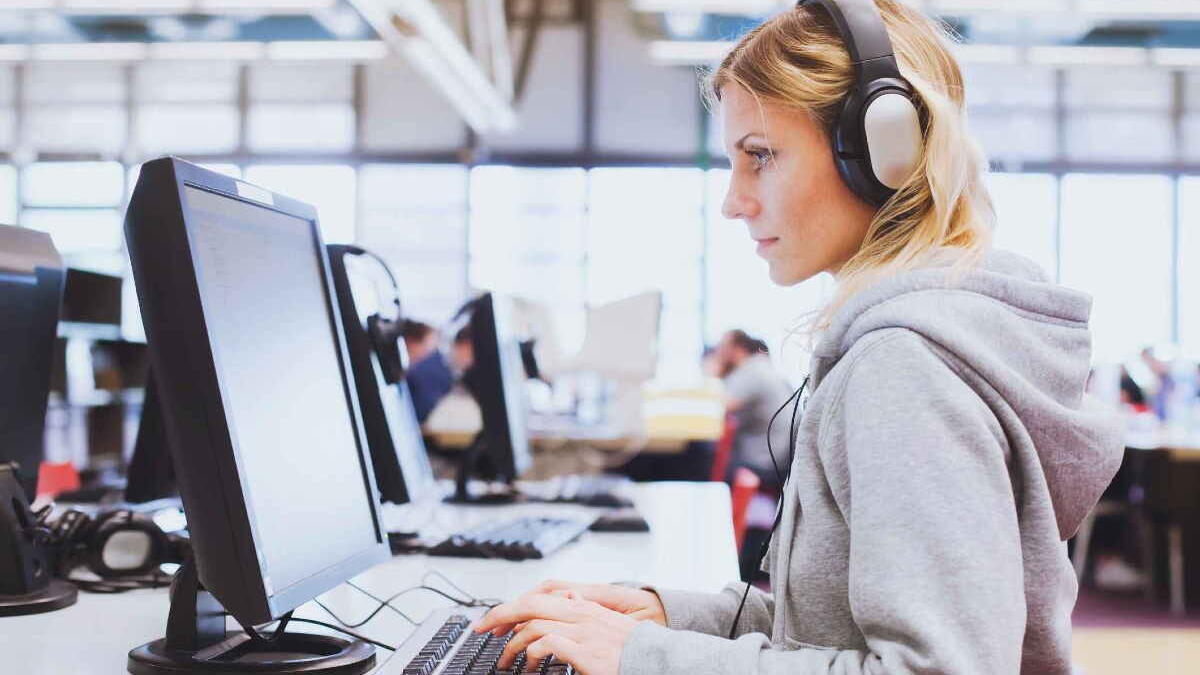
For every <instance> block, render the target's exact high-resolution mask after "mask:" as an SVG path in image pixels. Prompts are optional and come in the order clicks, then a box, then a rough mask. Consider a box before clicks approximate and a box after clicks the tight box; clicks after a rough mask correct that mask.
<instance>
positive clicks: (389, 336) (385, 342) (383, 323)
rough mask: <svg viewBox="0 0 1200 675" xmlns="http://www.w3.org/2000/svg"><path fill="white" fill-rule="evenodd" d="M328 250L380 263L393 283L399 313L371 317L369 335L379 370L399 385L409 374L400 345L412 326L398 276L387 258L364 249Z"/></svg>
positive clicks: (332, 247)
mask: <svg viewBox="0 0 1200 675" xmlns="http://www.w3.org/2000/svg"><path fill="white" fill-rule="evenodd" d="M328 248H329V255H330V256H346V255H353V256H366V257H368V258H371V259H372V260H374V261H375V262H376V263H378V265H379V267H380V268H381V269H382V270H383V273H384V274H386V275H387V278H388V281H390V282H391V286H392V304H393V305H395V307H396V312H395V314H394V315H393V316H392V317H391V318H386V317H384V316H383V315H382V314H380V313H379V312H376V313H374V314H372V315H371V316H369V317H367V335H368V336H369V337H370V338H371V346H372V347H374V349H375V354H376V355H377V356H378V357H379V368H380V370H382V371H383V379H384V381H385V382H387V383H388V384H398V383H399V382H400V381H401V380H403V379H404V373H405V372H407V371H408V349H407V348H403V347H401V346H400V345H401V338H403V337H404V331H405V329H407V328H408V326H409V325H411V322H410V321H409V320H408V319H406V318H405V317H404V312H403V310H402V309H401V307H400V284H399V283H397V281H396V275H395V274H392V270H391V268H390V267H388V265H387V262H385V261H384V259H383V258H381V257H380V256H378V255H377V254H375V253H372V252H370V251H368V250H366V249H365V248H362V247H361V246H353V245H349V244H330V245H329V247H328Z"/></svg>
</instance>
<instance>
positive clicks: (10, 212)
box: [0, 165, 17, 225]
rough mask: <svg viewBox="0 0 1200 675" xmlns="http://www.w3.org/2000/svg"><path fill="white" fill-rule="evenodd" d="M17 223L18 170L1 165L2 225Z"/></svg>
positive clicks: (0, 204)
mask: <svg viewBox="0 0 1200 675" xmlns="http://www.w3.org/2000/svg"><path fill="white" fill-rule="evenodd" d="M15 222H17V170H16V169H15V168H14V167H11V166H6V165H0V223H3V224H5V225H12V224H13V223H15Z"/></svg>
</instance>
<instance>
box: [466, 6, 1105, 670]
mask: <svg viewBox="0 0 1200 675" xmlns="http://www.w3.org/2000/svg"><path fill="white" fill-rule="evenodd" d="M870 1H871V0H838V1H837V2H822V3H820V4H821V5H822V6H820V7H816V6H813V4H814V3H809V4H805V5H802V6H800V7H797V8H796V9H795V10H794V11H791V12H788V13H785V14H784V15H781V16H779V17H776V18H774V19H772V20H770V21H768V22H767V23H766V24H764V25H763V26H760V27H759V28H757V29H755V30H754V31H753V32H751V33H750V34H749V35H747V36H746V37H745V38H744V39H743V40H742V41H741V42H740V43H739V44H738V45H737V46H736V47H735V48H734V50H733V51H732V53H731V54H730V55H729V56H728V58H726V59H725V60H724V62H723V63H722V64H721V66H720V67H719V68H718V69H717V70H716V71H715V73H713V75H712V76H711V78H710V79H711V89H712V91H713V93H714V95H715V98H716V99H717V100H718V101H719V105H720V112H721V115H722V117H723V124H724V133H725V139H726V143H727V145H728V151H729V156H730V158H731V160H732V165H733V177H732V183H731V185H730V188H729V194H728V196H727V198H726V202H725V214H726V216H728V217H729V218H737V219H741V220H743V221H745V223H746V224H747V226H748V228H749V232H750V236H751V237H752V238H753V239H755V240H756V241H758V252H759V254H760V255H761V256H762V257H763V258H765V259H766V260H767V262H768V264H769V266H770V274H771V278H772V280H773V281H775V282H776V283H778V284H796V283H799V282H801V281H804V280H805V279H808V278H810V277H812V276H814V275H816V274H819V273H821V272H828V273H830V274H831V275H833V276H834V278H835V279H836V280H837V293H836V295H835V296H834V298H833V300H832V302H831V303H830V305H829V306H828V307H827V308H825V310H824V312H823V313H822V314H821V315H820V316H819V317H818V319H817V320H816V322H815V329H816V331H817V333H818V337H819V342H817V346H816V349H815V352H814V355H813V358H812V363H811V372H810V380H811V381H810V383H809V386H810V388H811V390H810V391H811V394H810V396H809V398H808V400H807V402H806V403H805V406H804V410H803V414H802V416H801V417H800V419H799V423H798V425H797V426H796V427H795V429H794V434H795V436H794V438H795V443H794V446H793V447H794V453H793V459H792V461H791V465H790V480H789V481H788V482H787V484H786V487H785V490H784V500H783V504H782V508H781V514H780V519H779V521H778V527H777V530H776V532H775V534H774V537H773V540H772V544H771V547H770V550H769V552H768V553H767V555H766V561H765V568H766V569H767V571H768V572H769V573H770V575H771V586H772V592H771V593H765V592H762V591H760V590H758V589H749V591H748V595H747V596H745V599H744V600H743V597H744V596H743V593H744V592H746V588H745V586H744V585H742V584H734V585H731V586H729V587H727V588H726V589H725V590H724V591H723V592H721V593H717V594H703V593H681V592H672V591H668V590H663V589H634V588H624V587H616V586H577V585H571V584H564V583H559V582H548V583H546V584H543V585H542V586H541V587H539V588H538V589H536V590H534V591H533V592H531V593H529V594H527V595H525V596H523V597H522V598H520V599H519V600H517V601H514V602H511V603H507V604H505V605H501V606H499V607H497V608H495V609H493V610H492V611H491V612H489V614H488V615H487V616H486V617H485V619H484V620H483V621H482V622H481V623H480V625H479V626H478V627H477V630H480V631H485V630H492V631H494V632H497V633H503V632H507V631H509V630H512V629H514V628H515V629H516V634H515V636H514V637H513V639H512V640H511V642H510V643H509V645H508V647H507V649H506V652H505V655H504V657H503V659H502V661H501V664H500V665H501V666H505V665H507V664H508V663H509V662H510V659H511V658H512V657H513V656H514V655H515V654H517V653H518V652H519V651H520V650H522V649H528V654H529V656H530V657H531V660H532V659H537V658H541V657H543V656H545V655H547V654H551V653H553V654H556V655H557V656H558V657H559V658H561V659H563V660H566V661H568V662H570V663H572V664H574V665H575V666H576V667H577V668H578V669H579V670H581V671H582V672H583V673H584V674H585V675H609V674H615V673H618V672H619V673H621V674H622V675H628V674H640V673H646V674H650V673H690V674H705V673H714V674H715V673H846V674H850V673H875V674H879V673H915V672H921V673H964V674H971V675H978V674H982V673H1018V672H1020V673H1027V674H1034V673H1036V674H1039V675H1042V674H1056V673H1063V674H1066V673H1070V671H1071V666H1070V647H1071V645H1070V625H1071V610H1072V607H1073V605H1074V602H1075V595H1076V583H1075V577H1074V574H1073V573H1072V569H1071V566H1070V563H1069V561H1068V559H1067V551H1066V544H1065V543H1064V542H1065V540H1066V539H1068V538H1069V537H1070V536H1071V535H1072V534H1073V533H1074V531H1075V529H1076V528H1077V526H1078V525H1079V523H1080V521H1081V520H1082V518H1083V517H1084V515H1085V514H1086V513H1087V512H1088V510H1089V509H1090V508H1091V507H1092V506H1093V505H1094V504H1095V502H1096V500H1097V498H1098V497H1099V495H1100V494H1101V492H1102V491H1103V489H1104V487H1105V485H1106V484H1107V483H1108V481H1109V480H1110V479H1111V477H1112V475H1113V474H1114V473H1115V471H1116V468H1117V465H1118V463H1119V461H1120V456H1121V441H1120V438H1119V433H1118V428H1117V426H1116V425H1115V423H1114V421H1113V420H1112V419H1111V417H1110V416H1109V415H1107V414H1104V413H1100V412H1097V411H1095V410H1092V409H1090V408H1085V407H1084V405H1083V403H1082V394H1083V388H1084V382H1085V380H1086V378H1087V373H1088V365H1089V359H1090V344H1091V343H1090V334H1089V331H1088V325H1087V321H1088V316H1089V312H1090V305H1091V301H1090V299H1089V298H1088V297H1087V296H1085V295H1082V294H1080V293H1076V292H1073V291H1069V290H1066V289H1064V288H1061V287H1058V286H1056V285H1054V284H1052V283H1050V282H1049V281H1047V279H1046V277H1045V275H1044V274H1043V273H1042V272H1041V270H1039V269H1037V267H1036V266H1035V265H1034V264H1032V263H1030V262H1029V261H1027V260H1025V259H1023V258H1020V257H1018V256H1015V255H1013V254H1009V253H1004V252H1001V251H994V250H992V249H990V246H989V242H990V237H989V233H990V230H991V227H992V213H991V207H990V200H989V198H988V196H987V194H986V191H985V188H984V186H983V183H982V181H981V174H982V173H983V171H984V169H985V164H984V162H983V160H982V159H981V157H980V155H979V153H978V152H977V151H976V149H975V145H974V144H973V143H972V142H971V141H970V138H969V136H968V135H967V132H966V128H965V119H964V117H965V114H964V103H963V87H962V78H961V74H960V72H959V69H958V66H957V64H956V63H955V60H954V58H953V56H952V55H951V53H950V52H949V51H948V49H947V46H946V45H947V40H946V38H945V36H944V35H943V34H942V32H941V31H940V29H939V28H938V27H937V26H936V25H935V24H933V23H932V22H930V21H929V20H928V19H926V18H925V17H923V16H922V15H921V14H919V13H918V12H916V11H914V10H912V9H910V8H908V7H906V6H904V5H903V4H901V3H900V2H897V1H896V0H877V1H876V3H875V4H876V6H877V7H878V9H879V12H880V14H881V15H882V20H883V25H884V26H886V29H887V33H888V35H889V36H890V38H891V42H892V48H893V49H894V51H895V55H896V60H897V61H898V63H899V67H900V71H901V73H902V74H903V76H904V78H905V79H907V81H908V84H909V85H910V86H911V88H912V90H913V92H914V93H913V98H914V100H915V101H916V106H917V111H918V122H916V123H919V125H920V134H919V136H917V138H918V142H919V144H920V147H919V155H920V156H919V159H918V160H917V161H916V163H915V165H914V166H912V167H910V171H909V173H908V175H907V177H906V178H905V179H904V180H903V181H902V183H903V184H902V185H899V186H898V188H899V189H898V190H897V191H895V192H894V194H891V195H890V196H888V197H887V199H886V201H885V203H883V205H882V206H881V207H877V206H875V205H874V204H873V203H872V202H871V200H870V196H871V195H869V194H865V195H864V193H863V191H862V190H861V189H860V188H856V189H851V182H852V178H853V177H852V176H851V177H847V176H846V175H845V174H846V172H845V171H843V172H841V173H840V172H839V170H838V166H837V161H836V160H835V157H834V153H832V152H831V151H830V146H831V143H833V141H834V139H833V138H831V136H833V135H834V134H833V132H832V131H831V130H832V129H834V128H836V125H837V124H838V119H839V113H840V111H841V109H842V106H843V102H844V101H846V99H847V96H848V95H850V94H851V93H852V89H853V88H855V87H856V86H858V83H857V82H856V80H855V72H856V71H855V68H854V65H853V63H852V59H851V56H850V55H849V52H848V49H847V44H849V43H848V42H847V41H846V39H845V38H844V36H843V32H844V27H842V26H840V25H839V24H838V23H837V22H836V21H834V20H833V19H832V18H831V12H832V11H833V10H830V9H827V8H826V7H825V6H824V5H831V4H833V5H835V7H834V9H837V7H836V5H843V6H846V5H852V4H854V2H858V3H859V5H860V6H859V7H857V10H861V9H862V7H861V3H862V2H870ZM867 8H868V9H869V8H870V5H867ZM839 11H840V10H839ZM847 11H849V10H847ZM858 17H859V18H860V19H861V17H862V15H858ZM875 21H876V24H877V26H878V21H879V18H878V16H876V18H875ZM856 50H857V51H856V53H861V52H863V51H864V50H863V49H861V48H860V46H856ZM872 148H874V146H872ZM884 169H885V170H887V167H884ZM780 312H781V313H783V312H793V313H794V308H781V309H780ZM785 419H786V417H785ZM775 455H776V456H777V457H779V458H780V459H781V460H782V461H784V462H786V461H787V460H786V453H780V452H779V451H778V449H776V451H775ZM742 602H744V603H745V604H744V608H739V605H740V604H741V603H742ZM730 636H731V637H732V638H733V639H729V638H730Z"/></svg>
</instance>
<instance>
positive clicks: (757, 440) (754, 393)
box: [713, 330, 791, 490]
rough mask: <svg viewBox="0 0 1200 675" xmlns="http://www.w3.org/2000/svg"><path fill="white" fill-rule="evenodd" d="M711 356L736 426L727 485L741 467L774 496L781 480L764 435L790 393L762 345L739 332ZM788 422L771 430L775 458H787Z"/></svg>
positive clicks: (724, 338) (780, 422) (731, 334)
mask: <svg viewBox="0 0 1200 675" xmlns="http://www.w3.org/2000/svg"><path fill="white" fill-rule="evenodd" d="M713 354H714V359H713V360H714V365H715V367H716V375H717V377H719V378H721V380H722V382H723V383H724V386H725V411H726V412H727V413H728V414H730V415H732V416H733V418H734V420H736V421H737V433H736V434H735V436H734V440H733V452H732V455H731V457H730V461H729V470H728V472H727V473H726V475H725V480H726V482H729V481H731V480H732V478H733V474H734V472H735V471H737V469H738V468H741V467H744V468H747V469H750V470H751V471H753V472H754V473H755V474H757V475H758V477H759V479H760V480H761V481H762V485H763V487H764V488H766V489H768V490H778V488H779V475H778V474H777V473H776V471H775V467H774V465H772V463H771V454H770V452H769V451H768V448H767V430H768V426H769V425H770V422H771V416H772V415H774V414H775V412H776V411H777V410H778V409H779V406H781V405H783V402H784V401H786V400H787V398H788V395H789V394H790V393H791V390H790V389H789V388H788V385H787V383H786V382H785V381H784V380H783V378H782V377H780V376H779V374H778V372H776V370H775V366H774V364H773V363H771V357H770V356H769V355H768V353H767V345H766V343H765V342H763V341H762V340H759V339H757V338H754V337H751V336H750V335H748V334H747V333H746V332H745V331H743V330H731V331H729V332H727V333H725V335H724V336H722V337H721V341H720V342H719V343H717V347H716V349H715V350H714V352H713ZM782 417H784V416H783V415H780V418H782ZM788 421H789V420H787V419H777V420H775V425H774V427H773V429H772V435H771V444H772V448H774V449H775V452H776V455H777V456H785V455H787V454H788V453H789V452H790V449H789V448H788ZM780 451H782V452H783V455H780ZM780 469H781V470H782V469H783V467H780Z"/></svg>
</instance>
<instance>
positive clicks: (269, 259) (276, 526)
mask: <svg viewBox="0 0 1200 675" xmlns="http://www.w3.org/2000/svg"><path fill="white" fill-rule="evenodd" d="M125 234H126V240H127V242H128V248H129V255H130V260H131V262H132V267H133V273H134V280H135V282H136V287H137V293H138V298H139V300H140V304H141V311H142V319H143V322H144V324H145V327H146V335H147V338H148V342H149V346H150V362H151V367H152V368H153V372H154V379H155V384H156V385H157V393H158V399H159V402H160V404H161V406H162V412H163V421H164V426H165V428H166V432H167V438H168V440H169V443H168V444H167V447H168V448H169V450H170V451H171V453H172V455H173V459H174V465H175V467H176V468H177V469H178V472H177V473H178V475H177V477H176V478H177V480H178V483H179V492H180V496H181V497H182V499H183V507H184V512H185V513H186V515H187V521H188V529H189V531H190V533H191V541H192V547H193V549H194V552H195V555H194V557H193V560H194V564H193V563H191V562H189V563H185V565H184V567H183V568H182V569H181V571H180V573H179V575H180V576H179V577H178V578H177V579H176V583H175V589H174V591H173V592H172V607H171V617H170V618H169V619H168V631H167V637H166V639H164V640H158V641H156V642H153V643H150V644H148V645H144V646H143V647H140V648H138V649H135V650H133V651H132V652H130V669H131V671H132V672H178V671H179V670H193V669H197V668H203V669H205V672H220V668H226V667H228V668H230V669H232V671H237V669H238V668H244V664H241V665H239V660H240V659H242V658H245V659H249V660H254V659H268V660H273V661H275V662H279V663H282V662H284V661H286V662H287V663H288V664H292V663H295V664H297V667H299V666H300V665H303V666H304V667H305V668H307V669H308V670H306V671H305V672H310V671H311V669H312V667H313V665H314V663H318V662H321V659H317V660H316V661H314V660H313V659H314V658H316V655H319V654H322V653H324V654H325V657H322V658H326V657H328V658H329V659H332V660H334V661H336V660H338V659H343V660H347V659H348V660H350V661H351V662H352V663H353V664H355V665H354V666H352V667H351V668H350V670H349V671H348V672H364V671H365V670H366V669H367V668H369V667H370V666H371V665H373V661H374V655H373V651H372V650H371V649H370V648H369V647H367V646H366V645H364V644H363V643H361V642H352V643H345V642H344V641H337V640H334V639H333V638H325V637H323V636H304V635H303V634H293V635H292V638H293V639H292V640H291V642H290V643H287V644H286V645H285V644H284V643H279V642H271V641H266V640H254V639H253V638H250V637H247V636H249V635H251V631H245V632H244V633H243V632H232V633H230V634H228V635H226V634H224V632H223V631H217V630H214V621H213V619H212V616H213V614H214V612H213V609H212V608H211V607H209V606H208V605H209V604H210V603H211V602H213V601H215V602H216V603H219V607H223V608H224V610H225V611H226V612H228V613H229V614H230V615H232V616H233V617H234V618H235V619H236V620H237V621H238V622H239V623H240V624H241V625H242V626H243V627H250V626H256V625H262V624H265V623H267V622H270V621H273V620H276V619H281V618H282V617H284V616H285V615H289V613H290V612H291V611H292V610H293V609H295V608H297V607H299V606H300V605H302V604H304V603H306V602H309V601H310V600H312V599H313V598H315V597H316V596H317V595H319V594H321V593H324V592H326V591H328V590H330V589H331V588H333V587H335V586H337V585H339V584H341V583H343V582H344V581H346V580H348V579H349V578H351V577H353V576H355V575H357V574H359V573H361V572H363V571H365V570H367V569H368V568H370V567H372V566H374V565H375V564H377V563H380V562H382V561H384V560H387V559H389V558H390V551H389V548H388V545H387V539H386V533H385V531H384V528H383V524H382V520H381V517H380V513H379V501H378V491H377V489H376V486H375V477H374V473H373V470H372V466H371V461H370V458H369V456H368V452H367V446H366V442H365V439H364V437H363V434H362V423H361V420H360V418H359V413H358V402H357V399H356V395H355V391H354V387H353V383H352V382H351V379H350V373H349V371H348V369H347V361H348V359H347V356H346V350H345V345H344V342H343V339H342V337H343V336H342V330H341V327H340V325H339V323H338V307H337V300H336V298H335V297H334V293H333V288H332V282H331V279H330V276H329V264H328V260H327V258H326V253H325V247H324V244H323V243H322V241H321V234H320V229H319V227H318V224H317V214H316V211H315V209H313V207H311V206H309V205H307V204H303V203H301V202H299V201H296V200H294V199H290V198H288V197H284V196H282V195H278V194H275V193H272V192H270V191H267V190H264V189H261V188H258V187H255V186H252V185H249V184H246V183H243V182H241V181H238V180H235V179H233V178H230V177H228V176H224V175H221V174H218V173H214V172H211V171H206V170H204V169H201V168H199V167H197V166H195V165H192V164H189V163H187V162H184V161H181V160H178V159H175V158H163V159H159V160H155V161H152V162H148V163H146V164H145V165H143V166H142V170H141V174H140V176H139V178H138V183H137V186H136V188H135V189H134V193H133V197H132V200H131V202H130V206H129V211H128V213H127V216H126V220H125ZM201 585H202V588H203V592H202V591H201ZM205 592H206V593H207V594H211V600H208V598H209V597H210V596H209V595H206V594H205ZM223 623H224V621H223V619H222V620H221V624H223ZM239 640H241V642H239V643H238V644H237V645H236V646H235V645H233V644H232V643H234V642H238V641H239ZM247 640H249V643H247ZM330 641H332V642H333V643H334V644H338V645H340V646H339V647H338V648H337V649H333V650H332V652H330V650H329V648H328V645H326V646H321V645H320V644H318V643H321V642H324V643H329V642H330ZM281 651H284V652H289V653H305V654H309V655H310V657H307V658H300V657H297V658H296V659H291V658H290V657H288V658H285V657H282V656H280V655H279V652H281ZM214 652H215V653H219V654H222V656H219V657H213V656H212V653H214ZM251 653H253V655H251ZM217 662H220V663H217ZM331 667H332V666H331ZM339 667H343V668H345V667H346V664H345V663H342V664H341V666H339ZM360 668H361V669H360ZM214 669H216V670H214ZM272 672H275V671H272ZM338 672H342V671H338Z"/></svg>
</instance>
